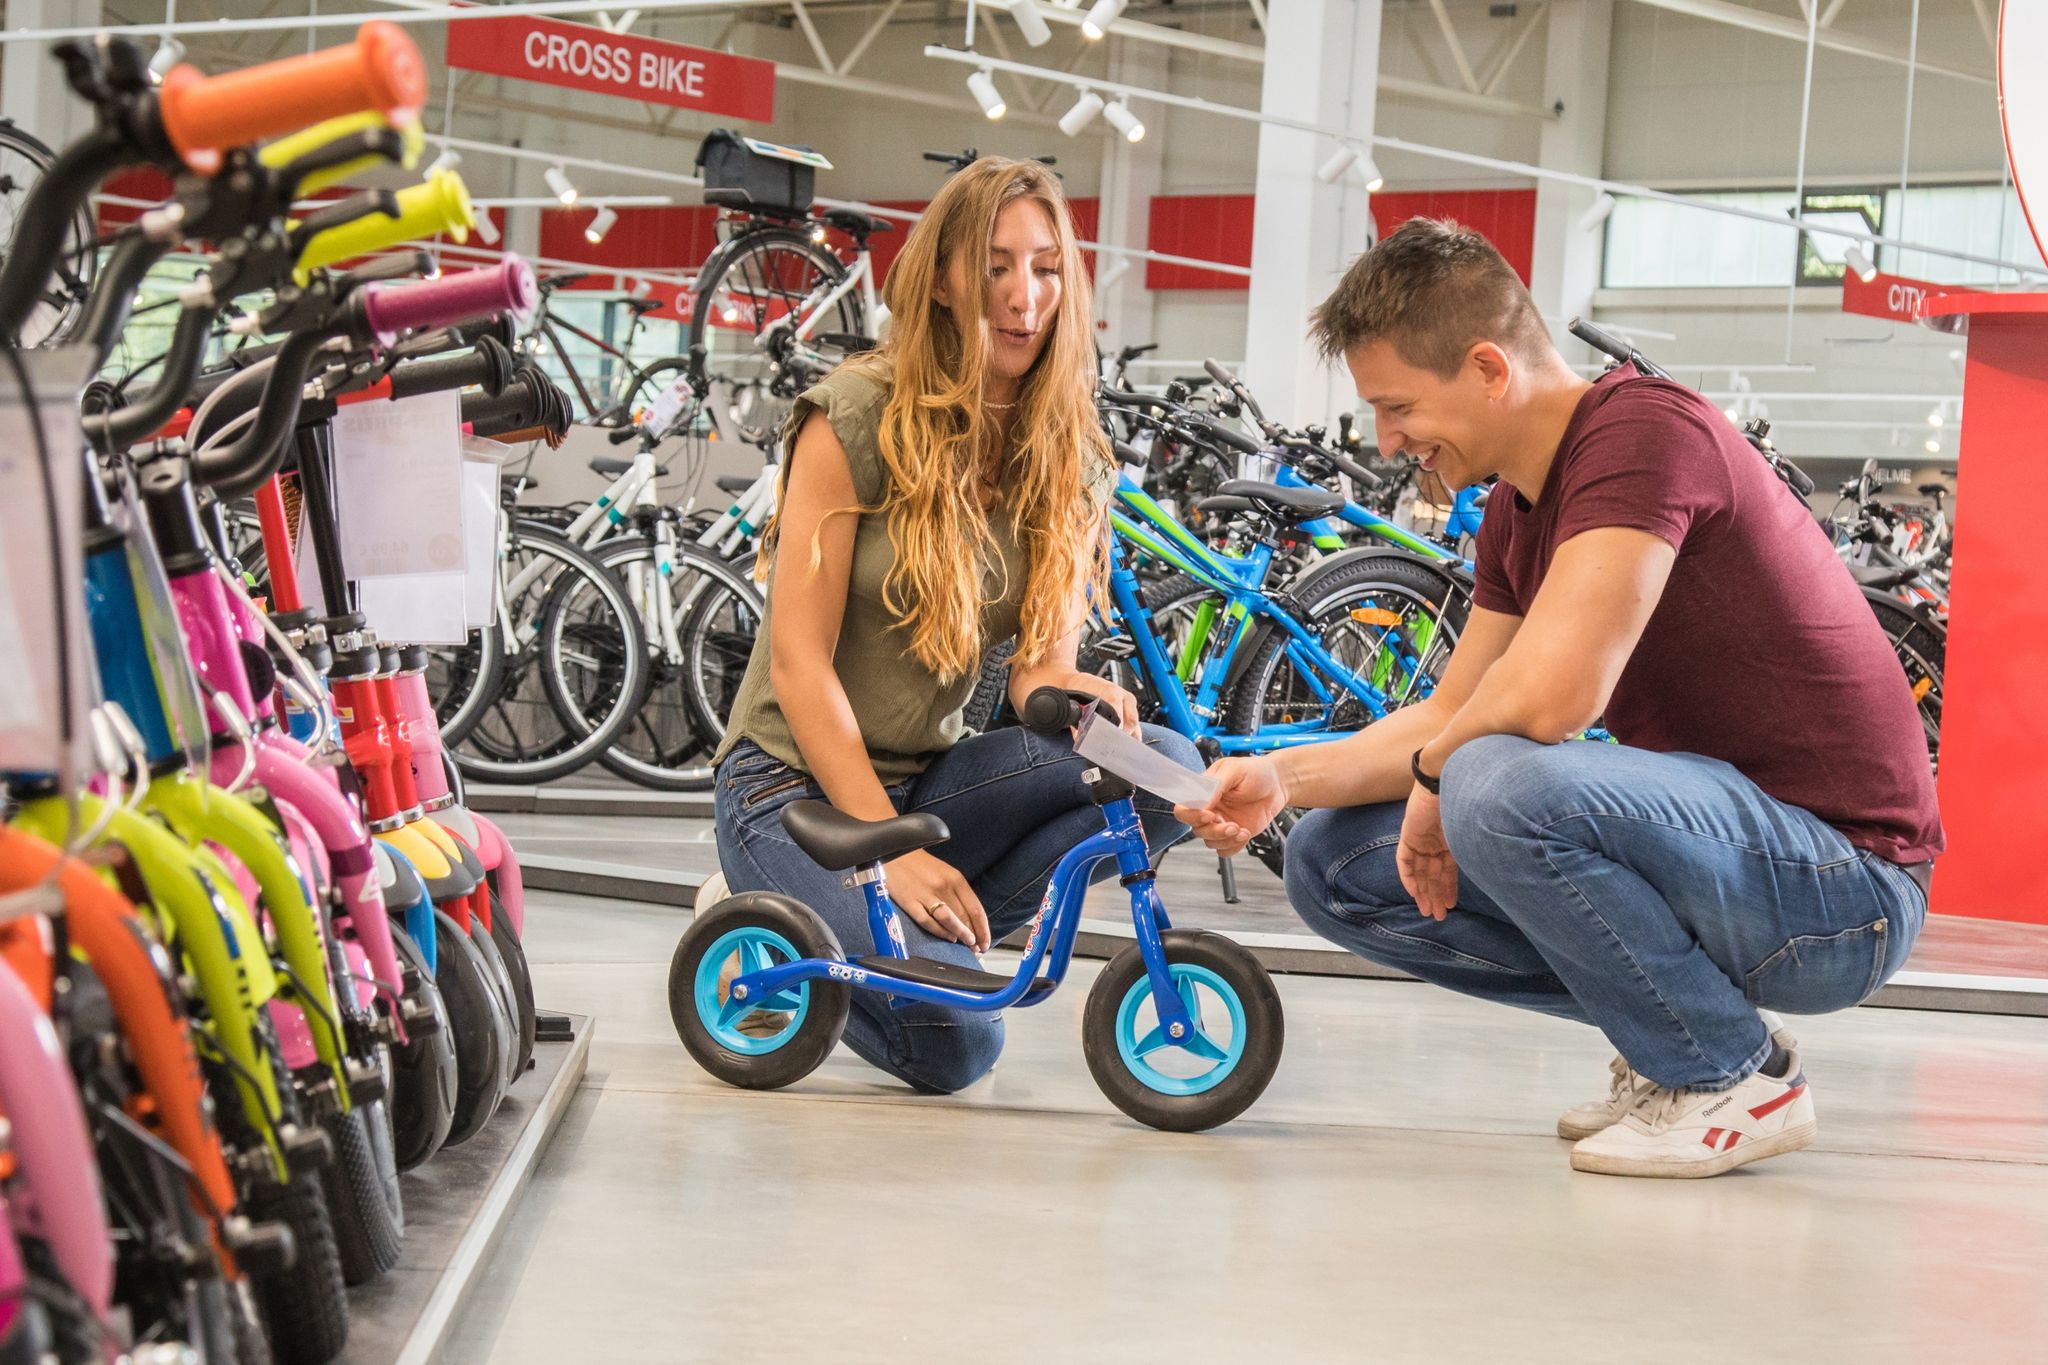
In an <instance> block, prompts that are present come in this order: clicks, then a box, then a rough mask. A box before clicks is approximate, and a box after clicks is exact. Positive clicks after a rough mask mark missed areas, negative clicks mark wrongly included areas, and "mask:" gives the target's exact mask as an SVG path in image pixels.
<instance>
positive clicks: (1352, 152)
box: [1316, 142, 1358, 185]
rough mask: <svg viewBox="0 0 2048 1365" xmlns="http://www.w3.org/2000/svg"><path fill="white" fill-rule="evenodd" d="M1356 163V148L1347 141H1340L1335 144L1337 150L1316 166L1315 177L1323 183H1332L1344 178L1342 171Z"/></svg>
mask: <svg viewBox="0 0 2048 1365" xmlns="http://www.w3.org/2000/svg"><path fill="white" fill-rule="evenodd" d="M1357 164H1358V148H1356V147H1354V146H1352V145H1351V144H1350V143H1348V142H1340V143H1338V144H1337V150H1336V151H1334V152H1331V153H1330V155H1329V159H1328V160H1326V161H1324V162H1323V164H1322V165H1320V166H1318V167H1316V179H1318V180H1320V181H1322V182H1323V183H1324V184H1325V185H1334V184H1336V183H1337V182H1338V181H1339V180H1342V179H1343V178H1344V172H1346V171H1348V170H1350V169H1351V168H1352V167H1353V166H1355V165H1357Z"/></svg>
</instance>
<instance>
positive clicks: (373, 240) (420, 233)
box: [292, 171, 476, 284]
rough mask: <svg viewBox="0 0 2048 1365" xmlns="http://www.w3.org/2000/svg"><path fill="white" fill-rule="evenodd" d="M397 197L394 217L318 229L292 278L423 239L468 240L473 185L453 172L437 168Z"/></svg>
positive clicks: (473, 221) (472, 223)
mask: <svg viewBox="0 0 2048 1365" xmlns="http://www.w3.org/2000/svg"><path fill="white" fill-rule="evenodd" d="M397 200H398V202H397V209H398V212H397V214H396V215H395V216H392V217H388V218H387V217H382V216H379V215H376V214H371V215H368V216H364V217H357V218H355V219H354V220H353V221H351V222H348V223H344V224H342V225H340V226H338V227H330V228H326V229H324V230H321V229H318V228H316V229H315V230H314V231H313V232H312V233H311V234H310V235H309V236H308V237H307V238H306V240H305V241H304V242H303V243H301V244H300V246H299V260H298V265H297V266H296V267H295V268H294V270H293V271H292V278H293V279H294V280H296V281H297V282H298V283H300V284H304V283H305V282H306V281H307V280H309V279H311V278H312V275H313V272H314V271H315V270H317V269H319V268H320V267H321V266H323V265H332V264H334V263H335V262H336V261H346V260H349V259H351V258H353V257H356V256H367V255H369V254H370V253H371V252H374V251H383V250H384V249H386V248H387V247H394V246H397V245H398V244H400V243H401V242H410V241H413V240H415V239H417V238H421V237H436V236H439V235H441V234H442V233H446V234H448V235H449V236H451V237H453V238H454V239H455V240H456V241H458V242H466V241H468V240H469V230H470V229H471V228H473V227H475V226H476V208H475V206H474V205H472V204H471V203H470V202H469V188H468V186H466V185H464V184H463V183H462V177H461V176H460V175H458V174H456V173H455V172H454V171H437V172H436V173H435V174H434V176H433V177H432V178H431V179H429V180H427V181H425V182H423V183H421V184H418V185H411V186H408V187H407V188H405V189H402V190H400V191H399V192H398V195H397ZM343 202H344V203H346V202H347V201H346V200H344V201H343ZM324 211H325V210H322V212H324ZM312 225H313V220H312V219H311V218H308V219H307V220H306V223H305V224H302V225H301V226H302V227H311V226H312Z"/></svg>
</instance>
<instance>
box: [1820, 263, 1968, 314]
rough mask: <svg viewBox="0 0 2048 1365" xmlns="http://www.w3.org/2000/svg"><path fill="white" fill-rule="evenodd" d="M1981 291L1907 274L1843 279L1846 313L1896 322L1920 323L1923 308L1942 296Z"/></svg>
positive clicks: (1854, 275)
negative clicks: (1929, 301) (1932, 299)
mask: <svg viewBox="0 0 2048 1365" xmlns="http://www.w3.org/2000/svg"><path fill="white" fill-rule="evenodd" d="M1981 292H1982V291H1981V290H1976V289H1965V288H1963V287H1961V286H1960V285H1953V284H1930V283H1928V282H1927V281H1926V280H1909V279H1907V278H1906V277H1905V276H1903V275H1873V276H1871V277H1870V279H1869V280H1868V281H1866V280H1865V279H1864V278H1863V277H1862V276H1861V275H1858V274H1857V273H1856V272H1855V270H1853V269H1852V270H1850V271H1848V272H1847V273H1846V274H1844V275H1843V276H1842V311H1843V312H1845V313H1860V314H1862V315H1863V316H1864V317H1867V318H1886V319H1889V320H1890V321H1892V322H1918V321H1919V320H1920V305H1921V303H1922V301H1924V300H1926V299H1931V298H1934V297H1935V296H1936V295H1939V294H1976V293H1981Z"/></svg>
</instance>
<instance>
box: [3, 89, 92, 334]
mask: <svg viewBox="0 0 2048 1365" xmlns="http://www.w3.org/2000/svg"><path fill="white" fill-rule="evenodd" d="M9 145H12V147H13V149H14V150H15V151H16V152H18V153H20V154H21V156H22V157H24V158H25V159H27V160H29V161H32V162H34V163H35V164H36V166H37V167H38V168H39V170H41V171H42V172H43V173H48V171H49V169H50V167H51V166H53V165H55V164H56V160H57V153H56V151H55V149H53V148H52V147H50V145H49V144H48V143H46V142H44V141H43V140H42V139H41V138H39V137H37V136H36V135H35V134H34V133H31V132H29V131H28V130H27V129H26V128H23V127H22V126H21V125H20V124H18V123H16V122H14V120H12V119H0V149H4V148H6V147H7V146H9ZM37 179H38V180H40V179H41V176H40V175H39V176H38V177H37ZM31 189H33V187H32V186H31ZM70 226H71V227H72V229H74V231H75V235H76V236H77V237H78V239H79V243H80V245H81V246H83V247H86V248H88V249H87V250H86V251H85V252H84V253H83V254H82V255H81V256H80V257H79V261H80V266H79V268H78V269H77V270H76V271H75V272H74V277H75V280H76V290H75V294H76V296H75V297H74V298H72V299H71V300H70V302H69V304H68V305H67V306H66V308H65V309H64V310H63V311H62V312H61V313H60V314H59V315H58V325H56V326H54V327H52V328H51V329H50V331H49V332H48V333H46V334H45V335H43V336H41V337H38V338H37V339H36V340H35V341H34V342H33V343H31V344H30V346H29V347H27V349H31V350H40V349H42V348H43V347H47V346H58V345H62V344H63V343H64V342H66V341H68V340H69V339H70V337H71V333H72V330H73V329H74V328H76V327H77V325H78V323H79V321H80V319H82V318H83V317H84V316H85V304H86V300H87V299H88V298H89V297H90V296H91V294H92V287H93V282H94V280H95V279H96V278H97V277H98V275H99V252H98V251H97V250H96V249H92V248H93V247H94V244H95V243H96V241H97V240H98V236H99V228H98V225H97V223H96V222H95V221H94V219H93V211H92V208H91V206H90V205H81V206H80V207H79V209H78V212H76V213H75V214H73V215H72V217H71V224H70ZM12 243H13V238H12V237H11V236H10V237H9V239H8V241H7V242H6V243H0V261H4V260H5V259H6V251H5V249H4V248H5V247H6V246H10V245H12ZM53 274H54V272H53ZM66 288H67V290H70V289H71V282H70V281H67V282H66Z"/></svg>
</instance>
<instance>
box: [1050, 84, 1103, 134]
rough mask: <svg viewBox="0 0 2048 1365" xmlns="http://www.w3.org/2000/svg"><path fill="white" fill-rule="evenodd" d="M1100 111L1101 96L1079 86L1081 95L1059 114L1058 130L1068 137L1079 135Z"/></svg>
mask: <svg viewBox="0 0 2048 1365" xmlns="http://www.w3.org/2000/svg"><path fill="white" fill-rule="evenodd" d="M1101 112H1102V96H1100V95H1098V94H1096V93H1095V92H1094V91H1093V90H1090V89H1089V88H1088V87H1087V86H1085V85H1084V86H1082V87H1081V97H1080V98H1079V99H1077V100H1075V101H1074V107H1073V108H1071V109H1069V110H1067V112H1066V113H1064V114H1061V115H1060V131H1061V132H1063V133H1065V134H1066V135H1067V136H1068V137H1079V136H1080V135H1081V131H1082V130H1083V129H1085V128H1086V127H1087V126H1088V125H1089V124H1091V123H1093V122H1095V116H1096V115H1097V114H1099V113H1101Z"/></svg>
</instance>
